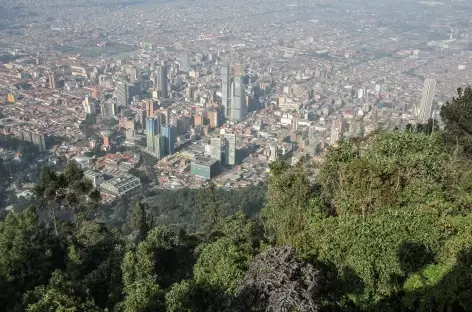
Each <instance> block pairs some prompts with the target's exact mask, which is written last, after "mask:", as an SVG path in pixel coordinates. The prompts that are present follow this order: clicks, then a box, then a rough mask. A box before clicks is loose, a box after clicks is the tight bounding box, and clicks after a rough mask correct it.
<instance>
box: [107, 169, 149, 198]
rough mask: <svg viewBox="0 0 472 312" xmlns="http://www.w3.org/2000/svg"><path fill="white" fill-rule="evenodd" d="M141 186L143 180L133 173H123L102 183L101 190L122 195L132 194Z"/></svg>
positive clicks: (114, 194) (118, 195)
mask: <svg viewBox="0 0 472 312" xmlns="http://www.w3.org/2000/svg"><path fill="white" fill-rule="evenodd" d="M140 188H141V181H140V180H139V178H138V177H135V176H133V175H131V174H126V173H125V174H122V175H120V176H118V177H114V178H112V179H110V180H108V181H105V182H103V183H102V184H101V185H100V190H101V191H102V192H104V193H107V194H110V195H113V196H117V197H121V196H124V195H128V194H132V193H133V192H135V191H137V190H139V189H140Z"/></svg>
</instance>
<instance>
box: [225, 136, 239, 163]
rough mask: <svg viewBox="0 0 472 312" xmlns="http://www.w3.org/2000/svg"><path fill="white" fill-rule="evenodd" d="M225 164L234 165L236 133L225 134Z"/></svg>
mask: <svg viewBox="0 0 472 312" xmlns="http://www.w3.org/2000/svg"><path fill="white" fill-rule="evenodd" d="M225 139H226V144H225V147H226V148H225V158H226V161H225V164H226V165H230V166H234V165H236V134H235V133H228V134H226V135H225Z"/></svg>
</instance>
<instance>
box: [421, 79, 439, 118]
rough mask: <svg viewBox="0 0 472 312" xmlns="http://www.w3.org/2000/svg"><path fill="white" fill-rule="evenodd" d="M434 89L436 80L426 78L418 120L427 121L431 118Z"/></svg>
mask: <svg viewBox="0 0 472 312" xmlns="http://www.w3.org/2000/svg"><path fill="white" fill-rule="evenodd" d="M435 90H436V80H434V79H426V80H425V81H424V87H423V95H422V96H421V103H420V110H419V113H418V121H419V122H421V123H427V122H428V120H429V119H430V118H431V113H432V111H433V100H434V92H435Z"/></svg>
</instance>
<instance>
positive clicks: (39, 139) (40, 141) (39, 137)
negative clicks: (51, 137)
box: [31, 133, 46, 152]
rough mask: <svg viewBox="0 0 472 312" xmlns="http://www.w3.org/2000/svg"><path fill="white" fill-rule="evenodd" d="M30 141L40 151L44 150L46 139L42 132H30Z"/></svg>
mask: <svg viewBox="0 0 472 312" xmlns="http://www.w3.org/2000/svg"><path fill="white" fill-rule="evenodd" d="M31 142H32V143H33V144H34V145H36V146H37V147H38V150H39V151H40V152H44V151H46V139H45V136H44V134H43V133H31Z"/></svg>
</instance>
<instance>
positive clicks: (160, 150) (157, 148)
mask: <svg viewBox="0 0 472 312" xmlns="http://www.w3.org/2000/svg"><path fill="white" fill-rule="evenodd" d="M154 156H156V158H157V159H162V158H164V157H165V156H166V153H165V138H164V137H163V136H162V135H161V134H157V135H156V136H154Z"/></svg>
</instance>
